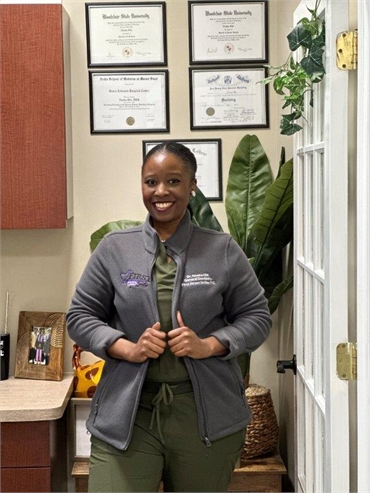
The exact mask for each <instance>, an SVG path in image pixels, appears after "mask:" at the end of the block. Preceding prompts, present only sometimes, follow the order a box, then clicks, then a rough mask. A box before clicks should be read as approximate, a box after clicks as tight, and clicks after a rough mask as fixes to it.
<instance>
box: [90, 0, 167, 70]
mask: <svg viewBox="0 0 370 493" xmlns="http://www.w3.org/2000/svg"><path fill="white" fill-rule="evenodd" d="M85 9H86V10H85V12H86V35H87V61H88V66H89V67H107V66H110V67H112V66H134V65H142V66H144V65H167V45H166V4H165V3H164V2H155V3H154V2H153V3H111V4H110V3H87V4H85Z"/></svg>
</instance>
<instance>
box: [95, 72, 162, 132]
mask: <svg viewBox="0 0 370 493" xmlns="http://www.w3.org/2000/svg"><path fill="white" fill-rule="evenodd" d="M99 78H100V81H102V80H103V78H104V79H107V82H106V83H105V82H104V83H103V85H101V84H99ZM118 78H119V79H120V80H119V81H118V80H117V79H118ZM155 78H158V81H159V83H160V87H158V84H157V85H156V86H155V83H154V82H152V81H153V80H155ZM135 79H136V81H135ZM139 81H140V84H146V88H145V86H144V89H143V86H142V85H140V87H139V86H138V82H139ZM104 85H105V87H104V88H103V86H104ZM89 90H90V130H91V133H92V134H96V133H101V134H106V133H152V132H169V131H170V129H169V95H168V70H167V69H163V70H160V71H155V72H154V71H141V70H139V71H135V72H133V71H119V72H118V71H114V72H113V71H112V72H100V71H99V72H94V71H90V72H89ZM117 90H118V91H119V93H117V95H116V96H113V98H114V97H115V100H112V99H110V100H109V98H112V96H111V93H114V92H115V91H117ZM129 91H131V93H132V94H133V96H131V95H130V96H129V97H128V98H127V101H125V99H124V98H125V96H124V94H125V93H126V94H131V93H129ZM142 94H145V97H144V96H143V97H144V99H143V100H142V99H141V97H142V96H141V95H142ZM135 96H136V98H135ZM127 102H129V105H128V104H127ZM135 104H136V105H137V108H136V109H135ZM145 104H147V105H148V107H147V108H145ZM105 106H106V107H107V108H108V109H106V108H105ZM143 106H144V108H143ZM145 112H146V113H145ZM118 115H119V116H120V118H117V116H118ZM135 116H136V118H135ZM111 120H114V122H116V121H117V120H118V122H117V123H114V122H112V123H111ZM150 120H152V121H153V126H147V125H146V123H148V122H149V121H150ZM156 120H159V124H158V126H155V125H156ZM137 121H139V123H137ZM140 121H141V122H143V123H141V124H140ZM144 123H145V124H144Z"/></svg>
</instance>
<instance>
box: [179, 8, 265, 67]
mask: <svg viewBox="0 0 370 493" xmlns="http://www.w3.org/2000/svg"><path fill="white" fill-rule="evenodd" d="M267 5H268V3H267V0H260V1H258V0H252V1H246V0H236V1H230V0H228V1H227V2H220V1H216V2H205V1H204V0H202V1H197V0H195V1H192V0H190V1H189V2H188V19H189V55H190V65H195V64H201V65H209V64H221V63H224V64H232V63H233V64H235V63H244V64H245V63H265V62H267V61H268V14H267Z"/></svg>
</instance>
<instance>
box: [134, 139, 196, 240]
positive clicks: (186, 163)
mask: <svg viewBox="0 0 370 493" xmlns="http://www.w3.org/2000/svg"><path fill="white" fill-rule="evenodd" d="M196 171H197V163H196V160H195V157H194V155H193V153H192V152H191V151H190V150H189V149H188V148H187V147H185V146H183V145H181V144H176V143H171V142H169V143H163V144H159V145H157V146H155V147H154V148H153V149H152V150H151V151H150V152H149V153H148V154H147V155H146V157H145V160H144V164H143V167H142V173H141V183H142V184H141V188H142V194H143V201H144V205H145V207H146V208H147V209H148V212H149V213H150V215H151V217H152V221H153V226H154V228H155V229H156V231H157V233H158V234H159V237H160V239H161V240H162V241H164V240H167V238H169V237H170V236H172V235H173V233H174V232H175V231H176V229H177V226H178V225H179V223H180V221H181V220H182V218H183V217H184V215H185V212H186V209H187V206H188V203H189V200H190V196H191V193H192V192H195V189H196V186H197V180H196V179H195V174H196Z"/></svg>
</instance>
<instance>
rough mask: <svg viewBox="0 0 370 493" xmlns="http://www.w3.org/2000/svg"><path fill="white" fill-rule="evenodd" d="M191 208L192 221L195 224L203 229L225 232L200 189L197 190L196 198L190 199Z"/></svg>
mask: <svg viewBox="0 0 370 493" xmlns="http://www.w3.org/2000/svg"><path fill="white" fill-rule="evenodd" d="M190 207H191V211H192V220H193V222H194V223H195V224H198V226H201V227H202V228H209V229H215V230H216V231H223V230H222V227H221V224H220V223H219V222H218V220H217V218H216V216H215V215H214V214H213V211H212V208H211V206H210V205H209V203H208V200H207V199H206V197H205V196H204V194H203V193H202V191H201V190H200V189H199V188H197V191H196V194H195V197H192V198H191V199H190Z"/></svg>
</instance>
